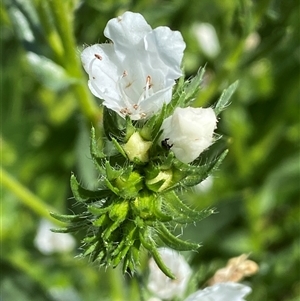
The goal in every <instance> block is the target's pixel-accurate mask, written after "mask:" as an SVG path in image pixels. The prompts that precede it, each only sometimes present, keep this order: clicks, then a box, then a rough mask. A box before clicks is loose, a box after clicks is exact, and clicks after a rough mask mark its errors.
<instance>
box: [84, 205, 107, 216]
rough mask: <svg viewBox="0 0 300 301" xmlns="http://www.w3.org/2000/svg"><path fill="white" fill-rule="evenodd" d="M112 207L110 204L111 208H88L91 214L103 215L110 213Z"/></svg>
mask: <svg viewBox="0 0 300 301" xmlns="http://www.w3.org/2000/svg"><path fill="white" fill-rule="evenodd" d="M111 207H112V204H110V205H109V206H106V207H96V206H93V205H91V206H88V207H87V209H88V211H89V212H91V213H92V214H94V215H96V216H97V215H98V216H99V215H102V214H105V213H106V212H108V211H109V210H110V209H111Z"/></svg>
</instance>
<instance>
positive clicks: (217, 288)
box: [184, 282, 251, 301]
mask: <svg viewBox="0 0 300 301" xmlns="http://www.w3.org/2000/svg"><path fill="white" fill-rule="evenodd" d="M250 292H251V288H250V287H249V286H246V285H243V284H240V283H234V282H225V283H218V284H215V285H213V286H209V287H207V288H205V289H204V290H199V291H197V292H196V293H194V294H192V295H190V296H189V297H188V298H187V299H185V300H184V301H245V299H244V298H243V297H245V296H246V295H248V294H249V293H250Z"/></svg>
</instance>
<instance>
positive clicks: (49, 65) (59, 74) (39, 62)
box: [27, 52, 77, 91]
mask: <svg viewBox="0 0 300 301" xmlns="http://www.w3.org/2000/svg"><path fill="white" fill-rule="evenodd" d="M27 60H28V63H29V64H30V67H31V69H32V70H33V72H34V73H35V75H36V78H37V79H38V80H39V81H40V82H41V83H42V84H43V85H44V86H46V87H47V88H49V89H51V90H54V91H60V90H62V89H65V88H67V87H69V86H70V85H71V84H74V83H75V82H76V81H77V79H75V78H71V77H69V75H68V74H67V73H66V71H65V69H64V68H62V67H61V66H59V65H57V64H56V63H54V62H53V61H51V60H50V59H48V58H46V57H44V56H41V55H38V54H36V53H34V52H28V53H27Z"/></svg>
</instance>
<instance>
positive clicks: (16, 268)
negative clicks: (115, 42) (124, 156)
mask: <svg viewBox="0 0 300 301" xmlns="http://www.w3.org/2000/svg"><path fill="white" fill-rule="evenodd" d="M126 10H131V11H134V12H139V13H141V14H142V15H143V16H144V17H145V19H146V20H147V22H148V23H149V24H150V25H151V26H152V27H153V28H154V27H157V26H160V25H166V26H169V27H171V28H172V29H173V30H179V31H180V32H181V33H182V35H183V37H184V40H185V42H186V44H187V47H186V51H185V57H184V69H185V73H186V77H190V76H193V75H195V74H196V72H197V70H198V68H199V67H200V66H204V65H206V77H205V81H204V83H203V89H202V90H201V92H200V94H199V97H198V98H197V99H196V101H195V105H196V106H209V105H212V104H213V103H214V102H215V101H216V100H217V99H218V97H219V96H220V93H221V92H222V90H223V89H224V88H226V87H228V86H229V84H231V83H233V82H234V81H236V80H237V79H239V81H240V83H239V87H238V90H237V91H236V93H235V94H234V96H233V98H232V103H231V105H230V107H229V108H228V109H227V110H225V111H224V112H223V113H222V114H221V119H220V121H219V124H218V133H219V134H221V135H223V140H224V141H226V143H227V145H228V148H229V155H228V157H227V158H226V159H225V161H224V163H223V164H222V166H221V168H220V170H219V171H217V172H216V173H215V174H214V176H213V178H212V181H211V183H210V187H206V188H205V187H204V188H203V187H202V188H201V189H194V190H193V191H192V193H186V195H185V196H184V198H185V199H186V200H187V202H189V203H190V204H191V205H192V206H194V207H198V208H205V207H208V206H211V207H216V208H217V210H218V212H219V213H218V214H216V215H214V216H211V217H209V218H207V219H206V220H204V221H202V222H199V223H198V224H197V225H196V226H190V227H187V228H186V229H185V231H184V236H185V237H187V238H192V239H194V240H196V241H199V242H202V244H203V247H202V248H201V249H200V252H199V253H198V254H187V258H189V261H190V263H191V264H192V267H193V269H194V270H195V271H196V272H197V273H198V286H199V287H201V286H202V285H203V284H204V283H205V281H206V280H207V279H208V278H209V277H211V275H212V274H213V273H214V272H215V271H216V270H217V269H218V268H221V267H223V266H224V265H225V264H226V262H227V260H228V259H229V258H230V257H234V256H238V255H240V254H242V253H247V254H248V253H250V258H251V259H252V260H255V261H256V262H257V263H258V264H259V266H260V270H259V272H258V274H256V275H255V276H253V277H251V278H248V279H246V283H247V284H249V285H250V286H251V287H252V289H253V292H252V294H251V295H249V297H248V298H247V300H253V301H288V300H289V301H292V300H293V301H296V300H300V297H299V296H300V256H299V255H300V254H299V253H300V237H299V232H300V223H299V220H300V210H299V189H300V188H299V187H300V177H299V167H300V163H299V160H300V157H299V138H300V137H299V136H300V135H299V131H300V128H299V126H300V125H299V123H300V122H299V119H300V117H299V116H300V115H299V113H300V99H299V97H300V77H299V73H300V72H299V71H300V22H299V19H300V17H299V15H300V8H299V2H298V1H294V0H281V1H280V0H260V1H249V0H240V1H232V0H222V1H220V0H201V1H199V0H190V1H186V0H174V1H167V0H165V1H160V0H156V1H155V0H140V1H138V0H132V1H129V0H116V1H113V0H103V1H97V0H86V1H77V0H64V1H62V0H15V1H13V0H4V1H1V37H0V38H1V87H0V91H1V136H0V143H1V144H0V145H1V146H0V147H1V165H2V167H1V176H2V178H1V183H2V186H1V283H0V285H1V287H0V290H1V294H0V296H1V298H0V300H1V301H10V300H20V301H23V300H24V301H26V300H31V301H35V300H46V301H47V300H49V301H50V300H51V301H53V300H59V301H68V300H70V301H77V300H78V301H79V300H84V301H89V300H91V301H95V300H139V299H138V297H136V296H137V295H138V293H137V291H138V289H139V288H138V286H139V285H138V283H136V282H134V281H130V280H129V279H127V278H124V277H123V276H121V274H120V273H119V271H118V269H117V270H110V269H108V270H107V271H106V272H105V271H104V270H103V269H99V267H97V266H94V265H92V264H89V263H88V262H87V261H85V260H82V259H76V258H74V257H75V256H76V255H77V254H78V248H77V247H75V248H73V250H71V251H70V252H54V253H51V254H44V253H43V252H42V251H41V250H39V248H37V247H36V244H35V243H34V240H35V237H36V234H37V229H38V228H39V224H40V221H41V219H42V218H46V219H50V217H49V215H48V212H49V210H55V211H56V212H60V213H68V212H70V211H72V210H73V209H74V207H73V206H74V202H73V200H72V195H71V192H70V187H69V177H70V173H71V171H73V172H74V173H75V174H76V175H77V176H78V179H80V181H81V182H82V183H83V184H84V185H86V186H89V187H93V185H94V184H95V181H96V179H97V175H96V174H95V172H94V169H93V165H92V163H91V160H90V156H89V152H88V147H89V130H90V127H91V125H95V126H96V127H97V128H98V129H99V131H100V127H101V108H100V106H99V103H100V102H99V100H96V99H95V98H94V97H93V96H92V95H91V93H90V92H89V90H88V88H87V76H86V74H85V73H84V72H83V71H82V67H81V63H80V61H79V54H80V51H81V50H82V47H83V45H84V44H88V45H90V44H94V43H97V42H100V43H104V42H105V41H106V38H105V37H104V36H103V30H104V27H105V25H106V23H107V21H108V20H109V19H111V18H113V17H115V16H117V15H119V14H122V13H123V12H124V11H126ZM203 22H204V23H209V24H211V25H212V26H213V27H214V29H215V32H216V37H215V42H216V43H217V48H215V49H214V50H212V48H210V49H209V47H208V49H207V47H206V46H209V43H207V42H206V43H204V45H203V43H202V44H201V40H199V24H200V23H203ZM210 28H211V27H210ZM202 34H203V33H202ZM218 45H219V46H218ZM52 222H54V221H52ZM76 239H77V241H79V239H80V238H79V237H77V238H76ZM77 246H79V243H77Z"/></svg>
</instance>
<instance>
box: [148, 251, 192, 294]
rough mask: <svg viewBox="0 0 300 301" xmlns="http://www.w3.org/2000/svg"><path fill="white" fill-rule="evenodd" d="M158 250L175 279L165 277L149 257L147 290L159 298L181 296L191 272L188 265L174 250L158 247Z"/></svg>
mask: <svg viewBox="0 0 300 301" xmlns="http://www.w3.org/2000/svg"><path fill="white" fill-rule="evenodd" d="M158 251H159V254H160V256H161V257H162V260H163V261H164V263H165V264H166V265H167V266H168V268H169V269H170V270H171V271H172V273H173V274H174V275H175V277H176V279H175V280H173V279H170V278H169V277H167V276H166V275H165V274H164V273H163V272H162V271H161V270H160V268H159V267H158V266H157V264H156V263H155V261H154V259H153V258H151V259H150V261H149V268H150V274H149V280H148V289H149V291H151V292H152V293H153V294H154V295H155V296H157V297H159V298H161V299H171V298H173V297H175V296H176V297H180V296H182V295H183V293H184V292H185V290H186V287H187V284H188V282H189V279H190V276H191V273H192V271H191V268H190V266H189V265H188V263H187V262H186V261H185V259H184V257H183V256H182V255H180V254H179V253H177V252H176V251H174V250H171V249H169V248H160V249H158Z"/></svg>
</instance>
